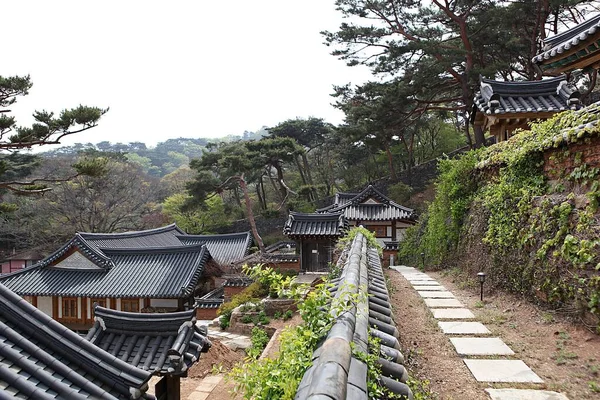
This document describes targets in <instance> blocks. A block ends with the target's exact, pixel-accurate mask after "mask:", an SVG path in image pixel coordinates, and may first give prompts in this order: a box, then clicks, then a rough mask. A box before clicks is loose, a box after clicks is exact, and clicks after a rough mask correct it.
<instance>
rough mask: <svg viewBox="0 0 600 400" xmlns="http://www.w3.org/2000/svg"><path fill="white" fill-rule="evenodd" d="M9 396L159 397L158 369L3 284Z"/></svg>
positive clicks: (2, 382) (3, 375)
mask: <svg viewBox="0 0 600 400" xmlns="http://www.w3.org/2000/svg"><path fill="white" fill-rule="evenodd" d="M0 325H1V326H2V335H0V347H1V348H2V349H3V352H2V368H1V369H0V388H1V389H0V394H1V395H2V396H0V397H2V398H3V399H7V398H11V399H12V398H21V399H40V400H45V399H122V400H129V399H156V397H155V396H153V395H151V394H149V393H146V391H147V390H148V381H149V380H150V378H151V377H152V371H148V370H143V369H141V368H138V367H136V366H132V365H131V364H128V363H127V362H125V361H123V360H121V359H120V358H118V357H115V356H114V355H112V354H109V353H108V352H106V351H105V350H103V349H102V348H100V347H98V346H96V345H94V344H92V343H90V342H88V341H87V340H86V339H84V338H83V337H81V336H80V335H78V334H77V333H75V332H72V331H70V330H69V329H67V328H65V327H64V326H63V325H61V324H60V323H58V322H56V321H54V320H53V319H52V318H50V317H49V316H48V315H46V314H45V313H43V312H41V311H40V310H38V309H36V308H35V307H33V306H32V305H31V304H29V303H28V302H26V301H25V300H23V299H22V298H21V297H19V296H18V295H17V294H15V293H13V292H11V291H10V290H9V289H8V288H7V287H6V286H4V285H1V284H0Z"/></svg>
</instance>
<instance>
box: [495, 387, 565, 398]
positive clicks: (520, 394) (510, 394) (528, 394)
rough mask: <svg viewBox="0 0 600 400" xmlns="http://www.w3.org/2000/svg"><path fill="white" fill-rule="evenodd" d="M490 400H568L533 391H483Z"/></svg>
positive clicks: (563, 396) (555, 393)
mask: <svg viewBox="0 0 600 400" xmlns="http://www.w3.org/2000/svg"><path fill="white" fill-rule="evenodd" d="M485 391H486V392H487V393H488V394H489V395H490V397H491V398H492V400H569V398H568V397H567V396H565V395H564V394H562V393H557V392H550V391H547V390H533V389H485Z"/></svg>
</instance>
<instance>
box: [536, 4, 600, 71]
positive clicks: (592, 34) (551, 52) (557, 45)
mask: <svg viewBox="0 0 600 400" xmlns="http://www.w3.org/2000/svg"><path fill="white" fill-rule="evenodd" d="M599 32H600V14H598V15H596V16H594V17H593V18H590V19H588V20H587V21H585V22H582V23H581V24H578V25H576V26H574V27H573V28H571V29H569V30H566V31H564V32H561V33H559V34H557V35H554V36H551V37H549V38H547V39H544V45H543V48H542V53H540V54H538V55H536V56H535V57H533V59H532V60H531V62H532V63H534V64H551V63H552V61H553V59H560V58H562V57H563V54H564V53H568V52H569V51H570V50H571V49H573V48H575V47H577V46H579V45H581V44H582V43H585V42H587V41H588V40H590V39H594V38H595V39H597V38H598V37H597V36H598V35H597V34H598V33H599ZM590 45H591V46H590V47H589V50H590V51H591V52H595V51H598V47H597V46H594V45H593V44H592V43H590ZM586 55H587V52H585V51H583V53H582V54H579V53H575V54H572V55H569V56H568V57H569V59H567V60H565V63H569V62H570V61H574V60H576V59H577V58H579V57H581V56H586ZM542 68H544V66H542Z"/></svg>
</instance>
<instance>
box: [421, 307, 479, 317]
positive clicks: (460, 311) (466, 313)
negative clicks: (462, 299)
mask: <svg viewBox="0 0 600 400" xmlns="http://www.w3.org/2000/svg"><path fill="white" fill-rule="evenodd" d="M431 312H432V313H433V318H437V319H473V318H475V315H474V314H473V313H472V312H471V310H469V309H466V308H433V309H431Z"/></svg>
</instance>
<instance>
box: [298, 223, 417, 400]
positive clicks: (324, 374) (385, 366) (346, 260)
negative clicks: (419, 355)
mask: <svg viewBox="0 0 600 400" xmlns="http://www.w3.org/2000/svg"><path fill="white" fill-rule="evenodd" d="M338 266H340V267H343V270H342V275H341V277H340V278H339V279H337V280H335V281H334V282H333V284H334V287H333V288H332V289H331V290H332V292H333V293H334V298H339V297H341V298H342V299H343V297H344V296H355V295H356V294H357V293H358V296H357V298H358V299H359V303H358V304H356V305H355V306H354V307H352V309H351V310H349V311H348V312H344V313H342V314H341V315H338V316H337V318H336V320H335V322H334V324H333V326H332V328H331V330H330V332H329V334H328V335H327V338H326V339H325V341H324V342H323V344H322V345H321V346H319V348H317V350H316V351H315V353H314V356H313V365H312V366H311V367H310V368H309V369H308V370H307V371H306V373H305V374H304V377H303V378H302V381H301V382H300V385H299V387H298V391H297V393H296V397H295V399H296V400H304V399H309V398H310V399H325V398H327V399H334V400H344V399H348V400H358V399H360V400H363V399H364V400H366V399H367V398H368V394H367V365H366V364H365V363H364V362H362V361H360V360H359V359H358V358H356V357H355V356H354V355H353V353H352V347H354V348H355V350H356V351H360V352H364V353H366V352H368V351H370V352H373V351H376V352H377V354H378V356H379V364H380V365H381V370H382V374H381V376H380V378H379V379H380V384H381V385H382V386H385V387H386V388H388V389H389V390H390V391H391V392H393V393H396V394H398V395H403V396H405V397H406V398H408V399H412V397H413V395H412V392H411V390H410V388H409V387H408V386H407V385H406V380H407V378H408V374H407V372H406V369H405V368H404V366H403V365H402V363H403V362H404V357H403V356H402V353H401V352H400V344H399V342H398V331H397V329H396V327H395V324H394V321H393V319H392V310H391V305H390V297H389V294H388V291H387V288H386V285H385V278H384V276H383V270H382V266H381V260H380V258H379V255H378V253H377V249H375V248H372V247H368V245H367V240H366V238H365V237H364V236H363V235H362V234H360V233H359V234H358V235H356V238H355V239H354V241H353V242H352V243H351V244H349V247H348V248H346V250H345V252H344V255H343V256H342V257H340V260H339V261H338ZM369 334H370V335H372V336H375V337H377V338H379V339H380V349H370V348H369V344H368V337H369ZM351 343H353V345H351Z"/></svg>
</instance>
